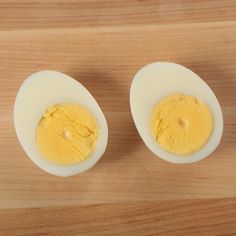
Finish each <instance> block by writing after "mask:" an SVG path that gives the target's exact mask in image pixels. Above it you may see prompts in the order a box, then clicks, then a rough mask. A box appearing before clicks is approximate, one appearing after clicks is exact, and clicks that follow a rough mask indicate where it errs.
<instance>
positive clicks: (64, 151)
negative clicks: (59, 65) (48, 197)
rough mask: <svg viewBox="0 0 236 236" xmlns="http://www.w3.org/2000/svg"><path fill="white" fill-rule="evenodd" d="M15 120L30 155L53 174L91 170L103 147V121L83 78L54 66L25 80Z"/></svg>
mask: <svg viewBox="0 0 236 236" xmlns="http://www.w3.org/2000/svg"><path fill="white" fill-rule="evenodd" d="M14 124H15V129H16V133H17V136H18V139H19V141H20V143H21V145H22V147H23V149H24V151H25V152H26V154H27V155H28V157H29V158H30V159H31V160H32V161H33V162H34V163H35V164H36V165H37V166H38V167H40V168H41V169H43V170H44V171H46V172H48V173H51V174H53V175H57V176H71V175H75V174H79V173H81V172H83V171H86V170H88V169H90V168H91V167H92V166H94V165H95V164H96V162H97V161H98V160H99V159H100V158H101V156H102V155H103V153H104V152H105V149H106V146H107V140H108V127H107V122H106V119H105V116H104V114H103V112H102V110H101V108H100V107H99V105H98V103H97V102H96V100H95V98H94V97H93V96H92V95H91V94H90V93H89V91H88V90H87V89H86V88H85V87H84V86H83V85H82V84H81V83H79V82H78V81H76V80H75V79H73V78H71V77H70V76H68V75H66V74H63V73H60V72H57V71H40V72H37V73H34V74H32V75H31V76H29V77H28V78H27V79H26V80H25V81H24V82H23V84H22V85H21V87H20V89H19V91H18V94H17V96H16V100H15V105H14Z"/></svg>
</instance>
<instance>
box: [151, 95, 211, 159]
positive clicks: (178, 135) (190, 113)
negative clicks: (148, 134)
mask: <svg viewBox="0 0 236 236" xmlns="http://www.w3.org/2000/svg"><path fill="white" fill-rule="evenodd" d="M212 129H213V119H212V114H211V112H210V110H209V108H208V107H207V106H206V105H205V104H204V103H203V102H201V101H199V100H197V99H196V98H195V97H193V96H189V95H184V94H173V95H170V96H168V97H166V98H164V99H163V100H161V101H160V102H159V103H158V104H157V105H156V107H155V108H154V110H153V113H152V120H151V130H152V134H153V136H154V138H155V140H156V142H157V143H158V144H159V145H160V147H162V148H163V149H165V150H166V151H169V152H171V153H174V154H179V155H187V154H191V153H193V152H196V151H198V150H200V149H201V148H202V147H203V146H204V145H205V144H206V142H207V141H208V139H209V137H210V135H211V132H212Z"/></svg>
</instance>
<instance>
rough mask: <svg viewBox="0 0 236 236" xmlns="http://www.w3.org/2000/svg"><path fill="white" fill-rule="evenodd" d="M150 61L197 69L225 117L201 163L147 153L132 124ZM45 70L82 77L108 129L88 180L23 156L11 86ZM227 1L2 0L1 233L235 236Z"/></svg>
mask: <svg viewBox="0 0 236 236" xmlns="http://www.w3.org/2000/svg"><path fill="white" fill-rule="evenodd" d="M154 61H174V62H177V63H180V64H183V65H185V66H187V67H189V68H191V69H192V70H194V71H195V72H197V73H198V74H199V75H200V76H201V77H202V78H203V79H204V80H205V81H206V82H207V83H208V84H209V85H210V86H211V88H212V89H213V91H214V92H215V94H216V95H217V97H218V98H219V101H220V104H221V106H222V110H223V114H224V122H225V124H224V134H223V139H222V142H221V144H220V146H219V147H218V148H217V150H216V151H215V152H214V153H213V154H212V155H210V157H209V158H207V159H205V160H203V161H200V162H198V163H195V164H190V165H174V164H170V163H167V162H165V161H163V160H161V159H159V158H158V157H156V156H154V155H153V154H152V153H151V152H150V151H149V150H148V149H147V148H146V147H145V145H144V144H143V142H142V141H141V139H140V137H139V135H138V133H137V131H136V129H135V127H134V123H133V121H132V118H131V114H130V109H129V88H130V83H131V81H132V78H133V76H134V74H135V73H136V72H137V71H138V70H139V69H140V68H141V67H142V66H143V65H145V64H148V63H150V62H154ZM43 69H52V70H58V71H62V72H64V73H67V74H68V75H71V76H73V77H74V78H76V79H78V80H79V81H80V82H82V83H83V84H84V85H85V86H86V87H87V88H88V89H89V90H90V92H91V93H92V94H93V95H94V96H95V98H96V99H97V101H98V102H99V104H100V105H101V107H102V109H103V111H104V113H105V116H106V117H107V120H108V125H109V143H108V148H107V151H106V153H105V155H104V156H103V158H102V159H101V160H100V161H99V163H98V164H97V165H96V166H95V167H94V168H92V169H91V170H89V171H88V172H86V173H83V174H81V175H78V176H74V177H68V178H60V177H55V176H52V175H49V174H47V173H44V172H43V171H42V170H40V169H39V168H37V167H36V166H35V165H34V164H33V163H32V162H31V161H30V160H29V159H28V158H27V157H26V155H25V153H24V151H23V150H22V148H21V146H20V145H19V142H18V140H17V138H16V134H15V130H14V126H13V113H12V111H13V104H14V99H15V96H16V93H17V90H18V89H19V86H20V84H21V83H22V82H23V81H24V79H25V78H26V77H27V76H28V75H29V74H31V73H33V72H35V71H39V70H43ZM235 153H236V1H235V0H226V1H222V0H219V1H212V0H206V1H203V0H202V1H194V0H192V1H187V0H181V1H180V0H177V1H171V0H167V1H144V0H143V1H141V0H140V1H132V0H131V1H129V0H124V1H96V0H88V1H87V0H82V1H75V0H69V1H66V0H48V1H46V0H41V1H33V0H22V1H17V0H9V1H2V0H0V235H1V236H2V235H3V236H8V235H9V236H14V235H22V236H23V235H24V236H29V235H32V236H33V235H50V236H51V235H53V236H54V235H56V236H58V235H59V236H62V235H63V236H64V235H69V236H74V235H122V236H123V235H131V236H132V235H134V236H136V235H171V236H176V235H181V236H182V235H204V236H209V235H224V236H225V235H232V236H233V235H236V154H235Z"/></svg>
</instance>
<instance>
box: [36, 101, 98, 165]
mask: <svg viewBox="0 0 236 236" xmlns="http://www.w3.org/2000/svg"><path fill="white" fill-rule="evenodd" d="M97 141H98V124H97V121H96V119H95V117H94V116H93V115H92V114H91V113H90V112H89V111H88V110H87V109H85V108H84V107H82V106H80V105H77V104H59V105H55V106H51V107H49V108H48V109H47V111H46V112H45V113H44V114H43V116H42V118H41V120H40V122H39V124H38V126H37V131H36V143H37V146H38V149H39V151H40V153H41V154H42V156H43V157H44V158H45V159H47V160H48V161H50V162H53V163H56V164H62V165H71V164H76V163H79V162H81V161H83V160H85V159H87V158H88V157H89V156H90V155H91V154H92V153H93V151H94V149H95V147H96V144H97Z"/></svg>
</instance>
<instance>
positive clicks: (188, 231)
mask: <svg viewBox="0 0 236 236" xmlns="http://www.w3.org/2000/svg"><path fill="white" fill-rule="evenodd" d="M0 218H1V219H2V221H1V222H0V228H1V231H0V235H4V236H8V235H9V236H12V235H16V236H21V235H24V236H30V235H50V236H63V235H70V236H75V235H90V236H92V235H121V236H123V235H129V236H136V235H160V236H166V235H168V236H183V235H202V236H211V235H215V236H222V235H224V236H226V235H228V236H229V235H232V236H234V235H235V234H236V227H235V224H236V201H235V200H232V199H220V200H187V201H186V200H184V201H171V202H166V201H163V202H152V203H150V202H149V203H148V202H139V203H137V202H133V203H117V204H96V205H88V206H82V207H78V206H70V207H53V208H51V207H48V208H31V209H21V210H19V209H11V210H2V211H1V212H0ZM9 219H10V221H9ZM19 219H21V220H19Z"/></svg>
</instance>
